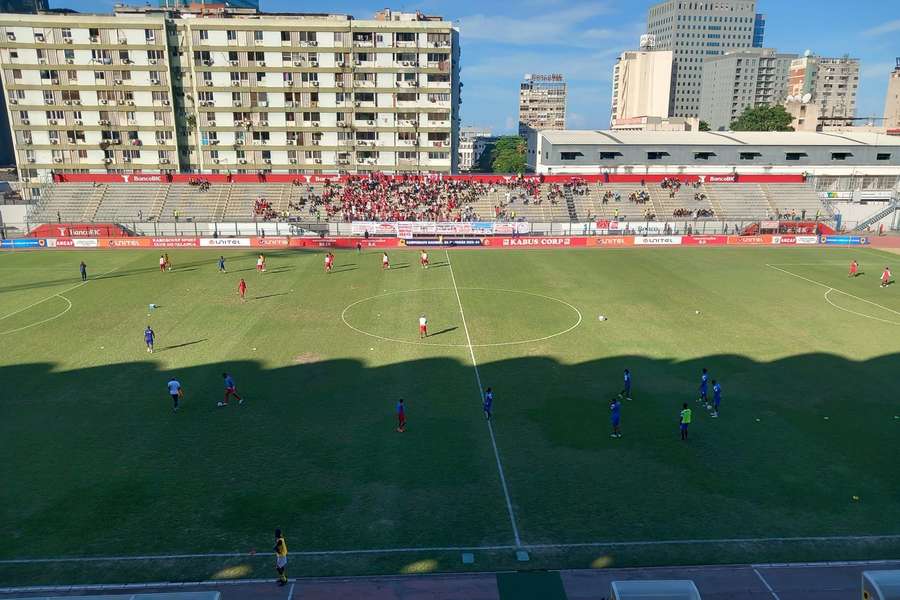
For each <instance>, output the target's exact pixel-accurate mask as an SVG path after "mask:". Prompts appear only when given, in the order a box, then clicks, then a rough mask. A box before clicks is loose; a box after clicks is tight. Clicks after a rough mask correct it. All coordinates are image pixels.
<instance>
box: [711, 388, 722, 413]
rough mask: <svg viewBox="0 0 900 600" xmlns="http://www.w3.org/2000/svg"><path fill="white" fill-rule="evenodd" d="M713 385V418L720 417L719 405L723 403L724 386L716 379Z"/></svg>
mask: <svg viewBox="0 0 900 600" xmlns="http://www.w3.org/2000/svg"><path fill="white" fill-rule="evenodd" d="M712 384H713V410H712V416H713V417H718V416H719V403H720V402H721V401H722V386H721V385H719V383H718V382H717V381H716V380H715V379H713V382H712Z"/></svg>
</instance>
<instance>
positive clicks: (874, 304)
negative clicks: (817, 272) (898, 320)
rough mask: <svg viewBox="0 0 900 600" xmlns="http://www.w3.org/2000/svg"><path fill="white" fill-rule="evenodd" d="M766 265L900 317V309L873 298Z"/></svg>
mask: <svg viewBox="0 0 900 600" xmlns="http://www.w3.org/2000/svg"><path fill="white" fill-rule="evenodd" d="M766 266H767V267H769V268H770V269H775V270H776V271H781V272H782V273H784V274H786V275H790V276H791V277H796V278H797V279H802V280H803V281H806V282H808V283H812V284H813V285H817V286H819V287H823V288H825V289H826V290H828V291H832V292H837V293H838V294H843V295H845V296H849V297H850V298H854V299H856V300H859V301H860V302H865V303H866V304H871V305H872V306H876V307H878V308H880V309H882V310H886V311H888V312H890V313H894V314H895V315H897V316H898V317H900V311H896V310H894V309H892V308H888V307H887V306H882V305H880V304H878V303H877V302H872V301H871V300H866V299H865V298H860V297H859V296H857V295H855V294H851V293H850V292H845V291H844V290H840V289H838V288H836V287H831V286H830V285H828V284H825V283H822V282H821V281H816V280H815V279H810V278H809V277H804V276H803V275H797V274H796V273H791V272H790V271H788V270H787V269H782V268H780V267H776V266H775V265H771V264H768V263H766ZM826 293H827V292H826Z"/></svg>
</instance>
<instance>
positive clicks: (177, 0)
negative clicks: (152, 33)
mask: <svg viewBox="0 0 900 600" xmlns="http://www.w3.org/2000/svg"><path fill="white" fill-rule="evenodd" d="M159 5H160V6H161V7H163V8H191V9H199V8H200V7H201V6H205V7H206V8H214V7H222V8H225V7H227V8H245V9H252V10H255V11H258V10H259V0H213V1H211V2H201V0H159Z"/></svg>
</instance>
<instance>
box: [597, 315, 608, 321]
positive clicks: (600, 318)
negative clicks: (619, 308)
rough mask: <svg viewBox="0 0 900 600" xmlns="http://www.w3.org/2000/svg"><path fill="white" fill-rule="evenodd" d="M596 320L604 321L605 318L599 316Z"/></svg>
mask: <svg viewBox="0 0 900 600" xmlns="http://www.w3.org/2000/svg"><path fill="white" fill-rule="evenodd" d="M597 319H599V320H600V321H605V320H606V317H605V316H603V315H600V316H599V317H597Z"/></svg>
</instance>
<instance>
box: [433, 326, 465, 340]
mask: <svg viewBox="0 0 900 600" xmlns="http://www.w3.org/2000/svg"><path fill="white" fill-rule="evenodd" d="M457 329H459V327H448V328H446V329H441V330H440V331H435V332H434V333H429V334H428V337H430V338H433V337H436V336H439V335H443V334H445V333H450V332H451V331H456V330H457Z"/></svg>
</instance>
